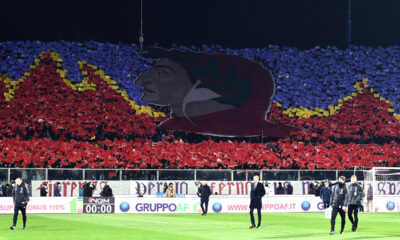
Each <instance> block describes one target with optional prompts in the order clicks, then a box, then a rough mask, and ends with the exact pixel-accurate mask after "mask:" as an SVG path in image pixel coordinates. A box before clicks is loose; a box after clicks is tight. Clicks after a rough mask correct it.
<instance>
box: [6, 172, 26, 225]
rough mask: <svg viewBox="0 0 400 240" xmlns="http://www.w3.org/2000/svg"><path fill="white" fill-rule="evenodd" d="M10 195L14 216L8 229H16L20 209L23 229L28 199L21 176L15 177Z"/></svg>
mask: <svg viewBox="0 0 400 240" xmlns="http://www.w3.org/2000/svg"><path fill="white" fill-rule="evenodd" d="M12 197H13V200H14V218H13V225H12V226H11V227H10V229H11V230H15V229H16V225H17V219H18V212H19V211H21V213H22V221H23V227H22V229H23V230H25V227H26V206H27V205H28V201H29V192H28V189H27V188H26V186H25V184H23V183H22V178H17V179H15V187H14V188H13V192H12Z"/></svg>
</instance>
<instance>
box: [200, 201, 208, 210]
mask: <svg viewBox="0 0 400 240" xmlns="http://www.w3.org/2000/svg"><path fill="white" fill-rule="evenodd" d="M200 207H201V210H203V213H207V211H208V199H201V200H200Z"/></svg>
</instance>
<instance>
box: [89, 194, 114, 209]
mask: <svg viewBox="0 0 400 240" xmlns="http://www.w3.org/2000/svg"><path fill="white" fill-rule="evenodd" d="M83 213H115V198H114V197H88V198H87V197H85V198H83Z"/></svg>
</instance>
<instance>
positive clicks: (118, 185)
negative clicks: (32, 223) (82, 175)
mask: <svg viewBox="0 0 400 240" xmlns="http://www.w3.org/2000/svg"><path fill="white" fill-rule="evenodd" d="M57 182H60V183H61V196H63V197H79V191H80V189H81V188H82V186H83V185H84V184H86V183H87V182H88V181H83V180H82V181H79V180H76V181H58V180H52V181H51V180H49V181H32V196H33V197H39V196H40V188H41V187H42V186H43V185H44V184H47V187H48V190H47V191H48V192H49V194H48V195H47V196H49V197H51V196H54V187H55V185H56V183H57ZM90 182H92V183H93V184H94V186H95V188H96V189H95V190H94V193H93V195H100V193H101V191H102V190H103V187H104V186H105V185H109V186H110V187H111V188H112V190H113V192H114V194H117V195H129V194H131V192H130V181H105V180H95V181H90Z"/></svg>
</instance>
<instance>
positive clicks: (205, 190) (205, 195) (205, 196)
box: [197, 181, 211, 216]
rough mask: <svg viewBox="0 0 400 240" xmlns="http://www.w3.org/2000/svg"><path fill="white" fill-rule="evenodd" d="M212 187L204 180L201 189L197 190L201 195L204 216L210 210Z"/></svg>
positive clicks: (198, 194)
mask: <svg viewBox="0 0 400 240" xmlns="http://www.w3.org/2000/svg"><path fill="white" fill-rule="evenodd" d="M210 195H211V189H210V187H209V186H208V185H207V182H205V181H202V182H201V186H200V187H199V190H198V191H197V196H199V197H200V207H201V210H203V213H202V214H201V215H202V216H205V215H207V211H208V200H210Z"/></svg>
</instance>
